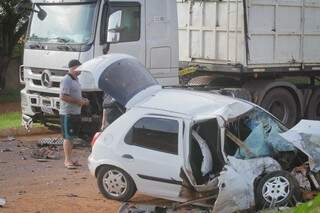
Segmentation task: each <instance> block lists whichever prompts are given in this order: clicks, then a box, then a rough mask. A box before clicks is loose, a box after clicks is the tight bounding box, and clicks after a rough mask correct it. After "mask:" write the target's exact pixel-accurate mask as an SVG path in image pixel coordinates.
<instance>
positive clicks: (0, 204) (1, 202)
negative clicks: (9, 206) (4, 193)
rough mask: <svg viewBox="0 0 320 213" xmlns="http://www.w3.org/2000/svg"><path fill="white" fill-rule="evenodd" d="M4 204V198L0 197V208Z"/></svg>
mask: <svg viewBox="0 0 320 213" xmlns="http://www.w3.org/2000/svg"><path fill="white" fill-rule="evenodd" d="M5 204H6V199H4V198H2V197H0V207H1V208H2V207H3V206H4V205H5Z"/></svg>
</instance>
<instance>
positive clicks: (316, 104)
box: [307, 89, 320, 120]
mask: <svg viewBox="0 0 320 213" xmlns="http://www.w3.org/2000/svg"><path fill="white" fill-rule="evenodd" d="M307 116H308V119H310V120H320V89H316V90H315V91H314V92H313V94H312V96H311V98H310V101H309V105H308V111H307Z"/></svg>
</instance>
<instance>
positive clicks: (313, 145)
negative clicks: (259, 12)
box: [214, 105, 320, 212]
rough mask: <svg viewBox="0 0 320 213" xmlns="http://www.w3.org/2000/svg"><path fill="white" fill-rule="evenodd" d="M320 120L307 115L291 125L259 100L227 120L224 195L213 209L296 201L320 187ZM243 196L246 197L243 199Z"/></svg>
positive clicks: (221, 182)
mask: <svg viewBox="0 0 320 213" xmlns="http://www.w3.org/2000/svg"><path fill="white" fill-rule="evenodd" d="M319 127H320V125H319V122H318V121H305V120H302V121H301V122H300V123H299V124H298V125H297V126H296V127H294V128H292V129H291V130H288V129H287V128H286V127H284V126H283V125H282V124H281V123H280V122H279V121H278V120H277V119H276V118H274V117H273V116H272V115H270V114H269V113H268V112H266V111H265V110H263V109H261V108H260V107H258V106H254V105H253V108H252V109H250V110H249V111H248V112H246V113H243V114H241V115H239V116H238V117H236V118H230V119H226V120H225V124H224V127H223V128H224V133H225V137H224V141H222V143H223V147H224V152H223V153H224V154H225V156H226V158H227V162H228V163H227V165H226V166H225V167H224V169H223V171H222V172H221V173H220V177H219V196H218V198H217V200H216V203H215V206H214V209H215V210H216V211H219V212H232V211H236V210H239V209H249V208H252V207H254V206H255V209H264V208H273V207H279V206H294V205H295V204H296V203H297V202H299V201H302V200H303V199H308V198H307V196H304V195H306V194H308V192H313V191H317V190H319V183H318V180H319V179H318V174H319V167H318V165H319V159H320V158H319V157H320V155H319V153H320V152H319V151H320V149H319V147H320V146H319V145H320V140H319V137H318V136H316V134H319V131H320V129H319ZM239 196H240V197H241V198H242V199H239Z"/></svg>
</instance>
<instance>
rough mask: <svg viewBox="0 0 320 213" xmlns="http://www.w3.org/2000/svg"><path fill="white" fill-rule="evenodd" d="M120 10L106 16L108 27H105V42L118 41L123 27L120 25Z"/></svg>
mask: <svg viewBox="0 0 320 213" xmlns="http://www.w3.org/2000/svg"><path fill="white" fill-rule="evenodd" d="M121 17H122V11H121V10H118V11H116V12H114V13H112V14H110V16H109V18H108V25H107V26H108V29H107V32H106V34H107V42H108V43H116V42H119V41H120V34H121V31H122V30H123V29H124V28H123V27H122V26H121Z"/></svg>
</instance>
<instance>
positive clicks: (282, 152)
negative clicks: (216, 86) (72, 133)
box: [80, 54, 320, 212]
mask: <svg viewBox="0 0 320 213" xmlns="http://www.w3.org/2000/svg"><path fill="white" fill-rule="evenodd" d="M80 68H81V70H82V71H83V72H85V71H86V70H88V71H89V70H90V71H91V72H92V73H95V75H94V78H95V83H96V84H97V86H99V88H100V89H101V90H103V91H104V92H106V93H109V94H110V95H111V96H112V97H113V98H114V99H115V100H116V101H118V102H119V103H120V104H122V105H123V106H125V107H126V109H127V111H126V113H124V114H123V115H122V116H121V117H120V118H118V119H117V120H116V121H115V122H114V123H112V124H111V125H110V126H108V128H106V129H105V130H104V131H103V132H102V133H101V135H100V136H99V138H98V139H97V140H96V142H95V145H94V146H93V149H92V153H91V155H90V157H89V159H88V160H89V169H90V171H91V173H92V174H93V175H94V176H95V177H97V183H98V186H99V189H100V191H101V192H102V194H104V195H105V196H106V197H107V198H110V199H114V200H120V201H128V200H129V199H130V198H131V197H132V196H133V195H134V194H135V192H136V191H140V192H142V193H144V194H148V195H152V196H154V197H160V198H166V199H169V200H172V201H178V202H180V203H179V204H178V205H176V207H175V208H174V209H177V208H179V207H182V206H185V205H195V206H198V207H200V208H205V209H207V210H209V211H213V212H235V211H241V210H247V209H254V210H256V209H263V208H270V207H271V208H272V207H278V206H293V205H295V204H296V203H297V202H299V201H300V200H302V199H303V192H304V191H307V192H310V191H315V190H318V189H319V183H318V181H317V180H319V178H318V177H319V175H318V174H319V169H320V156H319V155H320V154H319V153H320V146H319V144H320V141H319V139H318V137H316V136H315V133H317V132H320V129H319V127H320V125H319V123H310V121H302V122H305V123H302V124H300V126H299V124H298V126H297V127H294V128H292V129H291V130H288V129H287V128H286V127H284V126H283V125H282V124H281V123H280V122H279V121H278V120H277V119H276V118H275V117H274V116H272V115H271V114H269V113H268V112H266V111H265V110H263V109H261V108H260V107H258V106H256V105H254V104H252V103H248V102H245V101H241V100H238V99H233V98H230V97H225V96H221V95H216V94H211V93H208V92H198V91H190V90H182V89H171V88H162V87H161V86H160V85H159V84H158V83H157V82H156V81H155V80H154V79H153V78H152V76H151V75H150V73H148V71H147V70H146V69H145V68H144V67H143V66H142V65H141V64H140V63H138V61H137V60H136V59H134V58H133V57H130V56H126V55H122V54H121V55H119V54H118V55H112V54H110V55H107V56H102V57H99V58H97V59H94V60H92V61H89V62H86V63H84V64H83V65H82V66H81V67H80ZM305 125H306V126H305ZM314 126H316V127H317V128H318V129H317V128H315V127H314ZM308 127H310V128H308ZM172 212H174V211H172Z"/></svg>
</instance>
